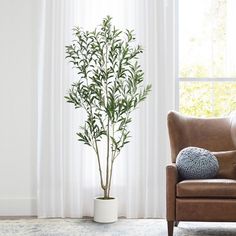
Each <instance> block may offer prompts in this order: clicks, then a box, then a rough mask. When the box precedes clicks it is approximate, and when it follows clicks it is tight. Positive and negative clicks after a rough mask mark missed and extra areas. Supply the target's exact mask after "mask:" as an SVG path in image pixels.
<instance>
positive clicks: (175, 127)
mask: <svg viewBox="0 0 236 236" xmlns="http://www.w3.org/2000/svg"><path fill="white" fill-rule="evenodd" d="M167 121H168V130H169V138H170V146H171V158H172V162H175V161H176V156H177V155H178V153H179V151H181V150H182V149H183V148H185V147H188V146H195V147H201V148H205V149H208V150H209V151H212V152H220V151H230V150H235V149H236V116H235V115H234V116H229V117H224V118H195V117H189V116H183V115H181V114H180V113H178V112H175V111H171V112H169V114H168V118H167Z"/></svg>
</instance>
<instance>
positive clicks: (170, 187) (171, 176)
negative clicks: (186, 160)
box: [166, 163, 179, 221]
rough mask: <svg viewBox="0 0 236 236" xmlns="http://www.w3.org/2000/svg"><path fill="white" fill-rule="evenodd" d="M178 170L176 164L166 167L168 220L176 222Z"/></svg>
mask: <svg viewBox="0 0 236 236" xmlns="http://www.w3.org/2000/svg"><path fill="white" fill-rule="evenodd" d="M178 179H179V177H178V170H177V167H176V164H175V163H172V164H169V165H167V167H166V218H167V220H169V221H173V220H175V199H176V184H177V183H178Z"/></svg>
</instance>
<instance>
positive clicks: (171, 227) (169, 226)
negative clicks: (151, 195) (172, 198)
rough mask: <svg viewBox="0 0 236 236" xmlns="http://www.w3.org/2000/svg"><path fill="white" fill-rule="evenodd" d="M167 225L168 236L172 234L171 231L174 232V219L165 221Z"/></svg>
mask: <svg viewBox="0 0 236 236" xmlns="http://www.w3.org/2000/svg"><path fill="white" fill-rule="evenodd" d="M167 225H168V236H173V232H174V221H169V220H168V221H167Z"/></svg>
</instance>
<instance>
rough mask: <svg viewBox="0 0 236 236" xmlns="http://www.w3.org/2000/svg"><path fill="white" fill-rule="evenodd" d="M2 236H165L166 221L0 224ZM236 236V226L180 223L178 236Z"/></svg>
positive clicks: (50, 221)
mask: <svg viewBox="0 0 236 236" xmlns="http://www.w3.org/2000/svg"><path fill="white" fill-rule="evenodd" d="M0 235H1V236H88V235H89V236H90V235H91V236H123V235H124V236H126V235H127V236H144V235H145V236H154V235H155V236H165V235H167V229H166V222H165V220H156V219H138V220H135V219H133V220H127V219H120V220H119V221H118V222H116V223H113V224H98V223H95V222H93V221H92V220H87V219H86V220H85V219H30V220H0ZM200 235H201V236H210V235H215V236H228V235H231V236H236V223H201V222H200V223H199V222H198V223H197V222H196V223H192V222H191V223H190V222H180V224H179V226H178V228H175V233H174V236H200Z"/></svg>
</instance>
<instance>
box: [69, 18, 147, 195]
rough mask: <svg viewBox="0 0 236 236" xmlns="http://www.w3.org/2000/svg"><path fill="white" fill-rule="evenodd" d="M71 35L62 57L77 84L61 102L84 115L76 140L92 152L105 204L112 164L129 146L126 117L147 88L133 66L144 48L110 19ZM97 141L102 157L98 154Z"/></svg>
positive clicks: (127, 118)
mask: <svg viewBox="0 0 236 236" xmlns="http://www.w3.org/2000/svg"><path fill="white" fill-rule="evenodd" d="M73 30H74V40H73V42H72V44H71V45H69V46H66V54H67V58H69V60H70V62H71V63H72V64H73V67H74V68H75V70H76V72H77V74H78V80H77V81H76V82H74V83H73V84H72V85H71V88H70V90H69V92H68V95H67V96H66V97H65V98H66V100H67V102H69V103H73V104H74V106H75V108H76V109H77V108H81V109H84V110H85V112H86V114H87V117H86V120H85V121H84V125H83V126H82V127H80V128H81V129H80V132H79V133H77V135H78V137H79V141H82V142H83V143H85V144H87V145H89V146H90V147H92V148H93V150H94V151H95V153H96V157H97V162H98V167H99V174H100V184H101V188H102V189H103V191H104V199H109V198H110V189H111V179H112V171H113V164H114V161H115V159H116V158H117V156H118V155H119V153H120V151H121V149H122V148H123V147H124V146H125V145H126V144H127V143H128V142H129V138H130V136H129V133H130V131H129V129H128V124H129V123H130V122H131V112H132V111H133V110H134V109H135V108H137V105H138V104H139V103H140V102H141V101H143V100H145V98H146V97H147V95H148V93H149V92H150V90H151V85H147V86H146V87H144V86H143V78H144V73H143V71H142V69H141V67H140V65H139V62H138V56H139V54H140V53H142V52H143V49H142V48H141V46H139V45H135V44H134V41H135V37H134V34H133V31H129V30H126V31H124V32H123V31H121V30H119V29H116V28H115V27H114V26H113V25H112V23H111V17H109V16H107V17H106V18H105V19H104V20H103V22H102V24H101V25H100V26H98V27H97V28H96V29H95V30H94V31H92V32H88V31H84V30H82V29H81V28H79V27H76V28H74V29H73ZM102 140H103V142H104V140H105V143H106V145H105V146H106V156H101V155H100V152H99V145H98V143H99V142H100V141H102ZM102 158H105V163H106V164H105V167H104V170H103V168H102V165H101V159H102Z"/></svg>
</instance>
